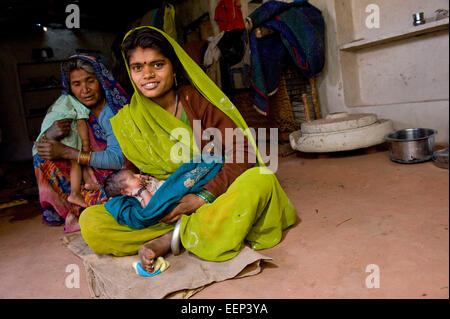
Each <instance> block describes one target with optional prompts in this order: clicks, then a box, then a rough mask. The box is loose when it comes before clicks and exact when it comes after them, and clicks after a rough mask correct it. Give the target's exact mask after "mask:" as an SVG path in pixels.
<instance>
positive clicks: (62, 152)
mask: <svg viewBox="0 0 450 319" xmlns="http://www.w3.org/2000/svg"><path fill="white" fill-rule="evenodd" d="M34 144H35V145H36V146H37V151H38V154H39V156H40V157H41V158H42V159H44V160H57V159H68V160H76V159H77V156H78V151H77V150H76V149H74V148H72V147H69V146H66V145H64V144H63V143H61V142H58V141H54V140H46V141H45V142H34Z"/></svg>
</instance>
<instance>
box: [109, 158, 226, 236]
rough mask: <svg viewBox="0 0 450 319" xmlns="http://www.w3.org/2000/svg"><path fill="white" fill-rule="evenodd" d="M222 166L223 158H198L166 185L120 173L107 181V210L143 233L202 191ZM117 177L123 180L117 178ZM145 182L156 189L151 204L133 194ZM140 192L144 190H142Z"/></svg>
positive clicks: (179, 171)
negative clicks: (184, 199)
mask: <svg viewBox="0 0 450 319" xmlns="http://www.w3.org/2000/svg"><path fill="white" fill-rule="evenodd" d="M222 163H223V158H222V157H218V156H215V155H210V154H207V155H203V156H199V157H196V158H194V159H193V160H191V161H190V162H187V163H184V164H182V165H181V166H180V167H179V168H178V169H177V170H176V171H175V172H174V173H173V174H172V175H170V176H169V178H168V179H167V180H165V181H164V182H162V181H158V180H156V179H154V178H152V177H148V178H145V177H142V176H140V175H138V174H134V173H133V172H131V171H129V170H120V171H118V172H117V173H113V174H115V175H116V177H115V176H114V175H113V174H111V175H110V176H109V177H108V178H107V179H106V181H105V192H106V194H107V195H108V196H109V197H111V198H110V199H109V200H108V202H107V203H106V204H105V208H106V210H107V211H108V212H109V213H110V214H111V215H112V216H113V217H114V218H115V219H116V221H117V222H118V223H119V224H125V225H127V226H128V227H130V228H133V229H140V228H146V227H148V226H151V225H154V224H156V223H158V221H159V220H160V219H161V218H163V217H164V216H166V215H167V214H168V213H170V212H171V211H172V209H173V208H174V207H175V206H176V205H177V202H178V201H179V200H180V199H181V198H182V197H183V196H184V195H186V194H188V193H193V194H196V193H198V192H200V191H201V190H203V188H202V187H203V186H204V185H205V184H206V183H208V182H209V181H210V180H211V179H212V178H214V176H216V174H217V173H218V172H219V171H220V169H221V168H222ZM117 175H121V176H119V178H117ZM118 180H120V182H118ZM143 180H147V181H150V184H151V185H153V189H151V190H150V192H149V193H150V194H151V195H152V196H151V195H150V196H148V197H147V198H148V199H149V200H148V203H147V200H143V203H141V202H140V201H139V199H138V198H137V197H141V196H142V198H144V194H133V189H136V188H139V186H140V185H142V181H143ZM114 188H115V189H116V190H115V191H113V189H114ZM141 189H142V190H144V188H140V189H139V190H140V191H141ZM138 193H139V192H138ZM135 195H139V196H135Z"/></svg>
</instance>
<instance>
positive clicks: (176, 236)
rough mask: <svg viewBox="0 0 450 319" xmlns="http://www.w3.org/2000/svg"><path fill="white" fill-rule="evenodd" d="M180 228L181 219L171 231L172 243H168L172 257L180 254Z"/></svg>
mask: <svg viewBox="0 0 450 319" xmlns="http://www.w3.org/2000/svg"><path fill="white" fill-rule="evenodd" d="M180 227H181V218H180V219H179V220H178V221H177V223H176V224H175V228H174V229H173V234H172V242H171V243H170V249H171V250H172V254H173V255H174V256H176V255H179V254H180V242H181V240H180Z"/></svg>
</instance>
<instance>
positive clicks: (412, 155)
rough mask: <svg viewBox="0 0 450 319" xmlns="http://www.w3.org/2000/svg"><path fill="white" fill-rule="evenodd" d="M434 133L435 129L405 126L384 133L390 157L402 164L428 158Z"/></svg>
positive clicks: (432, 145)
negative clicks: (404, 127) (405, 127)
mask: <svg viewBox="0 0 450 319" xmlns="http://www.w3.org/2000/svg"><path fill="white" fill-rule="evenodd" d="M436 134H437V131H436V130H433V129H429V128H407V129H403V130H399V131H395V132H393V133H390V134H388V135H386V141H387V142H388V143H389V157H390V159H391V160H392V161H394V162H398V163H404V164H409V163H421V162H425V161H428V160H430V159H431V157H432V156H433V152H434V136H435V135H436Z"/></svg>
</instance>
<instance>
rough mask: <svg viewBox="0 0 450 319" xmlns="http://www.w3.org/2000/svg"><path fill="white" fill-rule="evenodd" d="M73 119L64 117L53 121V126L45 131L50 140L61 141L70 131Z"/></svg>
mask: <svg viewBox="0 0 450 319" xmlns="http://www.w3.org/2000/svg"><path fill="white" fill-rule="evenodd" d="M71 122H72V120H71V119H62V120H58V121H55V122H53V124H52V126H50V128H49V129H48V130H47V131H46V132H45V137H46V138H47V139H49V140H56V141H59V140H60V139H62V138H63V137H66V136H67V135H68V134H69V133H70V123H71Z"/></svg>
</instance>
